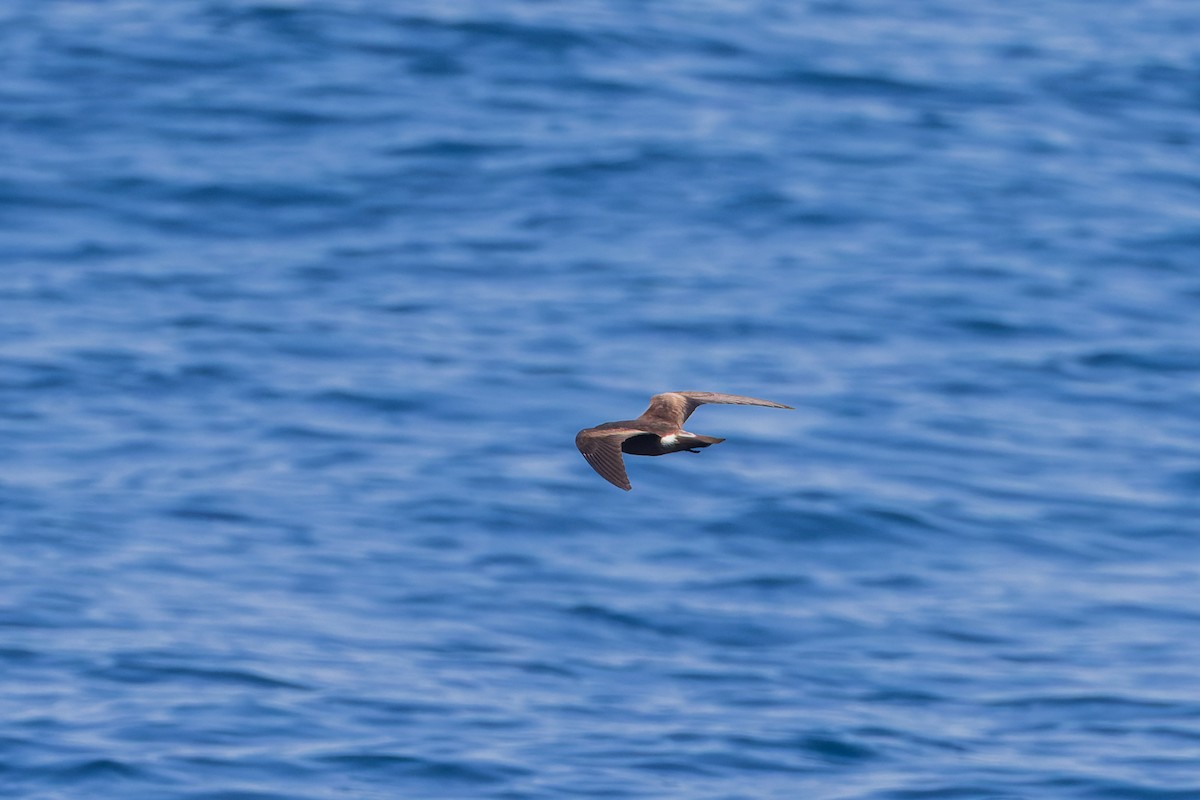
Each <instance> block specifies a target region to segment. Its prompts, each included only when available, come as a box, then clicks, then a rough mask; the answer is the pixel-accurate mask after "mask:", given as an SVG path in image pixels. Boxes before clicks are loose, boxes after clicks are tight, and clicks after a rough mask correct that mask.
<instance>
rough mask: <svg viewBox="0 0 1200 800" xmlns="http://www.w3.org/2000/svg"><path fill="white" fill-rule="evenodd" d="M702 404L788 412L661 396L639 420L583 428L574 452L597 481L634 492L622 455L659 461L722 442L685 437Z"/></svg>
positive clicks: (735, 401) (728, 397) (745, 400)
mask: <svg viewBox="0 0 1200 800" xmlns="http://www.w3.org/2000/svg"><path fill="white" fill-rule="evenodd" d="M705 403H725V404H730V405H737V406H767V407H768V408H791V406H785V405H783V404H782V403H772V402H771V401H770V400H757V399H755V398H753V397H742V396H741V395H738V394H720V393H718V392H664V393H663V394H656V395H654V396H653V397H651V398H650V407H649V408H647V409H646V410H645V411H643V412H642V415H641V416H640V417H638V418H637V419H626V420H621V421H620V422H605V423H604V424H602V425H597V426H596V427H594V428H584V429H583V430H581V431H580V432H579V433H578V434H576V435H575V446H576V447H578V448H579V452H581V453H583V457H584V458H586V459H587V462H588V463H589V464H591V465H592V469H594V470H596V472H598V473H600V477H602V478H604V480H606V481H608V482H609V483H611V484H612V485H613V486H616V487H618V488H621V489H624V490H625V491H627V492H628V491H629V490H630V489H632V488H633V486H632V485H631V484H630V483H629V476H628V475H626V474H625V461H624V460H623V459H622V458H621V453H629V454H630V455H635V456H663V455H666V454H667V453H678V452H679V451H680V450H687V451H688V452H689V453H699V452H700V450H701V448H704V447H710V446H712V445H714V444H720V443H721V442H723V441H725V440H724V439H719V438H717V437H716V436H701V435H700V434H698V433H688V432H687V431H685V430H684V429H683V423H684V422H686V421H687V418H688V417H690V416H691V415H692V412H693V411H695V410H696V408H697V407H698V406H702V405H704V404H705Z"/></svg>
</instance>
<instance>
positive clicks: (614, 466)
mask: <svg viewBox="0 0 1200 800" xmlns="http://www.w3.org/2000/svg"><path fill="white" fill-rule="evenodd" d="M644 433H646V431H641V430H637V429H636V428H615V429H614V428H608V429H603V428H585V429H584V430H581V431H580V432H579V433H578V434H576V436H575V446H576V447H578V448H579V452H581V453H583V457H584V458H586V459H587V462H588V463H589V464H591V465H592V469H594V470H596V472H598V473H600V477H601V478H604V480H606V481H608V482H609V483H611V484H612V485H613V486H616V487H618V488H620V489H624V490H625V491H627V492H628V491H629V490H630V489H632V488H633V484H631V483H630V482H629V476H628V475H626V474H625V460H624V459H623V458H621V443H622V442H624V441H625V440H626V439H628V438H630V437H631V436H640V435H642V434H644Z"/></svg>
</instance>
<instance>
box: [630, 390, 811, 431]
mask: <svg viewBox="0 0 1200 800" xmlns="http://www.w3.org/2000/svg"><path fill="white" fill-rule="evenodd" d="M705 403H724V404H728V405H735V406H767V407H768V408H791V406H785V405H784V404H783V403H773V402H771V401H770V400H759V399H758V398H755V397H743V396H742V395H740V394H721V393H720V392H664V393H663V394H656V395H654V397H651V398H650V407H649V408H647V409H646V410H645V411H644V412H642V416H640V417H638V419H654V420H660V421H662V422H669V423H671V424H672V425H675V426H677V427H683V423H684V422H686V421H687V418H688V417H690V416H691V415H692V412H693V411H695V410H696V408H697V407H699V406H702V405H704V404H705Z"/></svg>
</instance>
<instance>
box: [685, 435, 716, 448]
mask: <svg viewBox="0 0 1200 800" xmlns="http://www.w3.org/2000/svg"><path fill="white" fill-rule="evenodd" d="M680 441H681V443H683V444H686V445H687V446H688V447H709V446H711V445H714V444H720V443H721V442H723V441H725V440H724V439H722V438H720V437H718V436H701V435H700V434H698V433H693V434H692V435H691V437H690V438H687V439H681V440H680Z"/></svg>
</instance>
